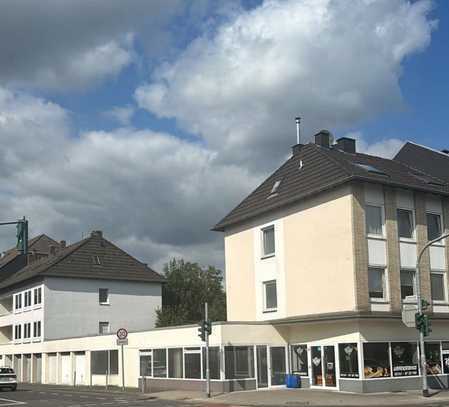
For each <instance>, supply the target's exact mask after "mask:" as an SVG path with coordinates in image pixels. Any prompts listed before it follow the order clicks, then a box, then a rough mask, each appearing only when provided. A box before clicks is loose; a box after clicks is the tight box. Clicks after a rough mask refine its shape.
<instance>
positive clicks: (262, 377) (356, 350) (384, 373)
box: [0, 319, 449, 392]
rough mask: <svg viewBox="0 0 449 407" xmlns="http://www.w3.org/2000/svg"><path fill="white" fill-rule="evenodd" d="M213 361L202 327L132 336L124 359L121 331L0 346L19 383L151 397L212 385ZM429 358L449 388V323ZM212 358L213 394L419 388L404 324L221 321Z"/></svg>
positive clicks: (435, 376) (413, 335) (436, 331)
mask: <svg viewBox="0 0 449 407" xmlns="http://www.w3.org/2000/svg"><path fill="white" fill-rule="evenodd" d="M205 356H206V350H205V347H204V344H203V343H202V342H201V341H200V339H199V338H198V332H197V327H196V326H183V327H176V328H170V329H154V330H151V331H146V332H134V333H130V334H129V337H128V344H127V345H126V346H125V347H124V353H123V357H122V355H121V350H120V348H119V347H118V346H117V343H116V338H115V336H114V335H104V336H94V337H84V338H70V339H65V340H57V341H44V342H39V343H30V344H20V345H3V346H0V357H1V362H0V363H1V364H2V365H4V366H13V367H14V368H15V370H16V372H17V375H18V379H19V381H21V382H31V383H48V384H66V385H104V386H109V385H114V386H121V385H125V386H126V387H140V388H142V389H145V390H146V391H160V390H164V389H184V390H190V389H191V390H202V389H204V387H205V377H206V367H205V361H206V357H205ZM426 359H427V373H428V374H429V377H430V378H429V383H430V385H431V386H432V387H435V388H447V387H448V378H449V321H445V320H437V321H434V324H433V332H432V335H431V336H430V337H429V338H428V340H427V341H426ZM209 360H210V377H211V388H212V391H220V392H227V391H235V390H254V389H266V388H276V387H277V386H285V376H286V375H287V374H289V373H292V374H296V375H298V376H300V377H301V386H302V387H310V388H316V389H329V390H340V391H352V392H382V391H399V390H406V389H418V388H419V387H420V383H421V381H420V378H421V376H420V374H421V372H420V366H419V347H418V343H417V331H416V330H414V329H410V328H406V327H405V326H403V325H402V322H401V321H400V320H397V319H385V320H380V319H375V320H374V319H352V320H332V321H330V320H329V321H320V322H304V321H297V322H294V321H291V322H284V323H281V324H277V325H272V324H269V323H231V322H230V323H221V324H216V325H214V326H213V334H212V336H211V337H210V348H209ZM122 361H123V362H122ZM122 373H123V374H122Z"/></svg>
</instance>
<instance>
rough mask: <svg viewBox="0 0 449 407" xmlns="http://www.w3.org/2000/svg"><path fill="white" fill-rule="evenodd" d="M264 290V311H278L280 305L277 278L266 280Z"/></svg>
mask: <svg viewBox="0 0 449 407" xmlns="http://www.w3.org/2000/svg"><path fill="white" fill-rule="evenodd" d="M263 291H264V311H276V309H277V306H278V299H277V291H276V280H272V281H265V282H264V283H263Z"/></svg>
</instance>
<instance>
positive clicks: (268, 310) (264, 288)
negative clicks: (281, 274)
mask: <svg viewBox="0 0 449 407" xmlns="http://www.w3.org/2000/svg"><path fill="white" fill-rule="evenodd" d="M273 283H274V286H275V292H276V307H274V308H268V307H267V286H268V285H270V284H273ZM262 286H263V289H262V291H263V312H277V310H278V305H279V304H278V289H277V281H276V279H273V280H267V281H263V282H262Z"/></svg>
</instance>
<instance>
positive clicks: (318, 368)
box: [311, 346, 323, 386]
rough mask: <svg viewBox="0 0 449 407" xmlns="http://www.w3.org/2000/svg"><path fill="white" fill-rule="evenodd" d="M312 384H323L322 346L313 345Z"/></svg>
mask: <svg viewBox="0 0 449 407" xmlns="http://www.w3.org/2000/svg"><path fill="white" fill-rule="evenodd" d="M311 361H312V363H311V366H312V386H322V385H323V371H322V367H323V366H322V365H323V364H322V358H321V346H312V347H311Z"/></svg>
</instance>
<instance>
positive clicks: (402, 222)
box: [397, 209, 415, 239]
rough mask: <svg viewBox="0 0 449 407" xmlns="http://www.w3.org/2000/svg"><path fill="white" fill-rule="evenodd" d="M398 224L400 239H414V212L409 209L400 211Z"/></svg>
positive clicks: (398, 212)
mask: <svg viewBox="0 0 449 407" xmlns="http://www.w3.org/2000/svg"><path fill="white" fill-rule="evenodd" d="M397 222H398V234H399V237H400V238H405V239H413V236H414V229H415V226H414V223H413V212H412V211H411V210H409V209H398V210H397Z"/></svg>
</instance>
